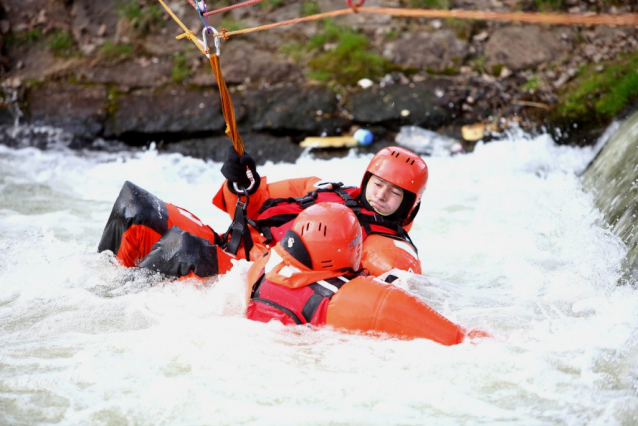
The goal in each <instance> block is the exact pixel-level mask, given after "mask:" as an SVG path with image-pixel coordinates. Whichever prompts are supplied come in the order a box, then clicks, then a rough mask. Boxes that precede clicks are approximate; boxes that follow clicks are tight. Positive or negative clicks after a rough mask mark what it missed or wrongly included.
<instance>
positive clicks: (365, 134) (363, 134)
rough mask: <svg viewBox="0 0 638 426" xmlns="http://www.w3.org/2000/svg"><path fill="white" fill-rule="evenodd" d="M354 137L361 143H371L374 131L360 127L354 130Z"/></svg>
mask: <svg viewBox="0 0 638 426" xmlns="http://www.w3.org/2000/svg"><path fill="white" fill-rule="evenodd" d="M353 136H354V138H355V139H356V140H357V142H359V145H370V144H371V143H372V141H373V140H374V136H372V132H371V131H370V130H366V129H359V130H357V131H356V132H354V135H353Z"/></svg>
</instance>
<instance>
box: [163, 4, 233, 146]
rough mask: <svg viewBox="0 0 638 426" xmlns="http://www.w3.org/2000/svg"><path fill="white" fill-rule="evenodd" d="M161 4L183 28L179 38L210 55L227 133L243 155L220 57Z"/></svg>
mask: <svg viewBox="0 0 638 426" xmlns="http://www.w3.org/2000/svg"><path fill="white" fill-rule="evenodd" d="M158 1H159V2H160V4H161V5H162V6H163V7H164V9H166V11H167V12H168V14H169V15H171V17H172V18H173V20H175V22H177V25H179V26H180V27H181V28H182V30H184V33H183V34H180V35H178V36H177V39H178V40H179V39H182V38H187V39H189V40H190V41H192V42H193V43H195V45H196V46H197V48H198V49H199V50H200V51H201V52H202V53H203V54H204V55H207V56H208V59H209V60H210V66H211V67H212V68H213V73H215V78H216V79H217V86H219V96H220V97H221V101H222V114H223V115H224V120H226V134H227V135H228V136H229V137H230V140H231V141H232V142H233V146H234V147H235V151H237V154H239V156H240V157H241V156H242V155H243V154H244V141H242V139H241V136H239V131H238V130H237V123H236V121H235V108H234V107H233V102H232V100H231V99H230V92H229V91H228V87H227V86H226V82H225V81H224V76H223V75H222V69H221V66H220V64H219V58H218V57H217V55H216V54H215V53H210V51H209V50H206V49H205V48H204V46H203V45H202V43H201V42H200V41H199V39H198V38H197V37H196V36H195V34H194V33H193V32H192V31H191V30H189V29H188V27H187V26H186V25H184V24H183V23H182V21H180V20H179V18H178V17H177V16H176V15H175V14H174V13H173V11H172V10H171V9H170V8H169V7H168V6H166V3H164V2H163V1H162V0H158Z"/></svg>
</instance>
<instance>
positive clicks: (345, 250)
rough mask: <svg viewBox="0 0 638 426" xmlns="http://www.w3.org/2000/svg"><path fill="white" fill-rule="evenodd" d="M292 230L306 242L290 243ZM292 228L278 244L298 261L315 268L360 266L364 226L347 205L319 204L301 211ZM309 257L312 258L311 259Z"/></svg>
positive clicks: (352, 267)
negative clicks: (289, 235)
mask: <svg viewBox="0 0 638 426" xmlns="http://www.w3.org/2000/svg"><path fill="white" fill-rule="evenodd" d="M291 231H293V232H294V233H295V234H296V235H297V236H298V237H299V239H300V240H301V241H302V242H303V246H304V248H305V251H306V253H303V251H304V250H303V249H302V248H301V247H296V248H295V247H294V246H299V245H298V244H294V245H293V244H292V243H288V241H289V239H288V238H287V236H286V235H288V233H290V232H291ZM291 231H288V233H287V234H286V235H285V236H284V238H283V239H282V240H281V242H280V243H279V244H281V246H282V247H283V249H284V250H286V251H288V252H289V253H290V254H292V255H293V256H294V257H295V258H296V259H297V260H299V261H300V262H301V263H303V264H305V265H306V266H308V267H309V268H311V269H313V270H315V271H338V270H341V269H347V268H351V269H354V270H357V269H359V264H360V263H361V245H362V241H363V237H362V235H361V225H360V224H359V220H358V219H357V217H356V216H355V214H354V213H353V212H352V210H351V209H349V208H348V207H346V206H344V205H342V204H337V203H318V204H315V205H312V206H310V207H308V208H307V209H305V210H304V211H302V212H301V213H300V214H299V216H297V218H296V219H295V221H294V222H293V224H292V229H291ZM308 257H309V258H308Z"/></svg>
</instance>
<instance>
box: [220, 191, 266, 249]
mask: <svg viewBox="0 0 638 426" xmlns="http://www.w3.org/2000/svg"><path fill="white" fill-rule="evenodd" d="M242 195H243V196H245V197H246V201H242V199H241V198H242ZM248 201H249V198H248V191H244V192H243V193H240V192H238V193H237V204H235V216H234V217H233V221H232V222H231V224H230V226H229V227H228V230H226V232H225V233H224V234H223V235H221V236H220V237H219V241H217V244H218V245H219V246H220V247H221V248H222V249H223V250H224V251H225V252H227V253H231V254H237V251H238V250H239V244H240V243H241V242H242V241H243V242H244V252H245V254H246V260H250V250H251V249H252V248H253V245H254V244H253V240H252V238H251V236H250V228H248V226H249V225H250V226H252V227H253V228H255V229H259V228H258V226H257V224H256V223H255V221H253V220H252V219H250V218H249V217H248V216H247V215H246V207H247V206H248Z"/></svg>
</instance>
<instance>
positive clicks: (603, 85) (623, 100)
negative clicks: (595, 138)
mask: <svg viewBox="0 0 638 426" xmlns="http://www.w3.org/2000/svg"><path fill="white" fill-rule="evenodd" d="M599 67H602V70H601V68H599ZM637 69H638V53H636V52H634V53H630V54H626V55H623V56H621V57H619V58H618V59H616V60H614V61H610V62H607V63H604V64H599V65H597V64H589V65H587V66H585V67H583V68H581V70H580V72H579V73H578V75H577V76H576V78H575V79H574V81H573V82H572V83H570V84H569V85H568V87H567V88H565V90H564V92H563V94H562V95H561V97H560V98H559V101H558V105H557V108H556V113H557V114H558V115H559V116H561V117H564V118H567V119H570V118H580V119H583V118H586V119H587V118H591V119H597V120H599V121H607V120H609V119H611V118H613V117H614V116H615V115H616V114H618V113H619V112H621V111H622V110H623V108H625V107H626V106H627V105H628V104H629V103H630V102H632V101H635V100H637V99H638V72H637V71H636V70H637Z"/></svg>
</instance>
